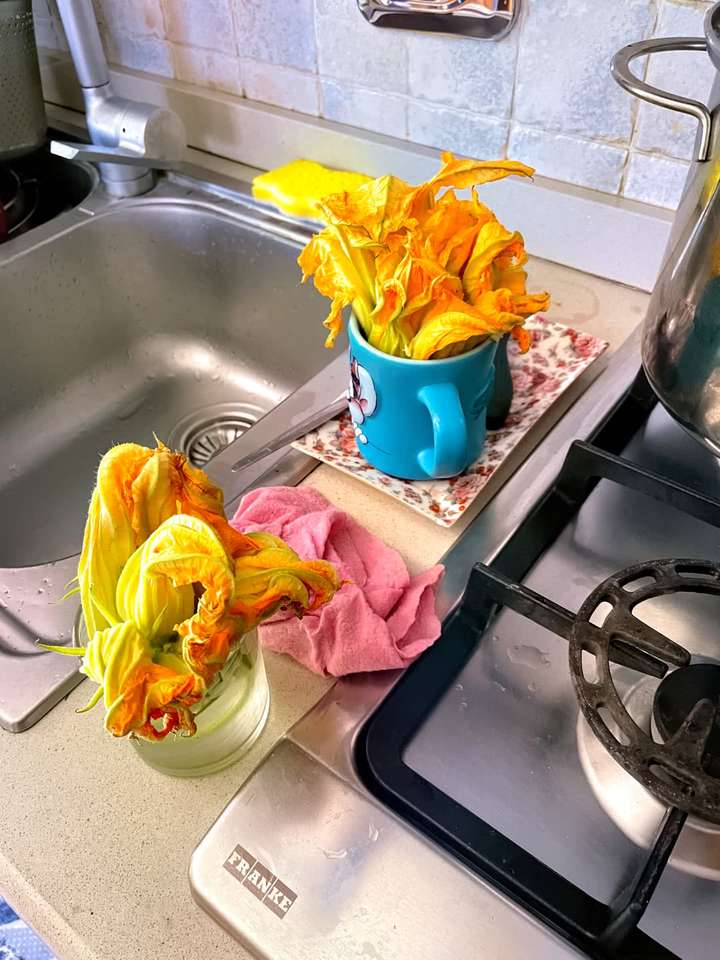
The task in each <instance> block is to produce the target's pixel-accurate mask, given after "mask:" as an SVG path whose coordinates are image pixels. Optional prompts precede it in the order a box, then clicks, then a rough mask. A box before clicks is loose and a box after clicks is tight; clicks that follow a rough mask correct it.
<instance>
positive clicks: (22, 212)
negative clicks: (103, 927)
mask: <svg viewBox="0 0 720 960" xmlns="http://www.w3.org/2000/svg"><path fill="white" fill-rule="evenodd" d="M92 186H93V176H92V174H91V173H90V171H89V169H88V168H87V166H85V165H81V164H76V163H70V162H68V161H67V160H62V159H60V158H59V157H54V156H52V155H51V154H50V153H49V152H48V151H46V150H39V151H37V152H36V153H33V154H30V155H28V156H24V157H20V158H19V159H16V160H11V161H6V162H2V163H0V244H4V243H7V242H8V241H10V240H13V239H15V238H16V237H19V236H21V235H22V234H23V233H27V232H28V230H32V229H33V228H34V227H39V226H40V225H41V224H43V223H47V222H48V221H49V220H52V219H53V218H54V217H56V216H58V215H59V214H61V213H64V212H65V211H66V210H70V209H72V208H73V207H76V206H77V205H78V204H79V203H81V202H82V200H83V199H84V198H85V197H86V196H87V194H88V193H89V192H90V189H91V188H92Z"/></svg>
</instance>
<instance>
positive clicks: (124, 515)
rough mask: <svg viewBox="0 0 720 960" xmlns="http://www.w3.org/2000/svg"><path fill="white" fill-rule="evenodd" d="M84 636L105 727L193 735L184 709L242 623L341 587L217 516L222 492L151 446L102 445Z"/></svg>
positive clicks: (87, 553) (325, 566)
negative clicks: (238, 530) (108, 446)
mask: <svg viewBox="0 0 720 960" xmlns="http://www.w3.org/2000/svg"><path fill="white" fill-rule="evenodd" d="M78 581H79V591H80V595H81V600H82V607H83V613H84V616H85V622H86V628H87V633H88V638H89V639H88V643H87V645H86V646H85V647H84V648H73V647H46V649H51V650H54V651H56V652H58V653H62V654H65V655H76V656H81V657H82V665H81V668H80V669H81V671H82V672H83V673H85V674H86V675H87V676H88V677H90V679H92V680H93V681H94V682H95V683H97V684H98V690H97V692H96V694H95V695H94V696H93V698H92V699H91V701H90V703H89V704H88V705H87V707H86V708H85V709H89V708H91V707H92V706H94V705H95V704H96V703H97V702H98V701H99V700H100V699H103V702H104V705H105V726H106V728H107V729H108V730H109V732H110V733H112V734H113V735H114V736H118V737H122V736H125V735H126V734H128V733H134V734H135V735H137V736H141V737H145V738H147V739H161V738H163V737H165V736H167V734H168V733H170V732H171V731H173V730H179V731H181V732H183V733H184V734H186V735H192V734H193V733H194V732H195V722H194V719H193V713H192V709H191V708H192V707H193V706H194V705H195V704H197V703H198V702H199V701H200V700H201V699H202V698H203V696H204V695H205V693H206V692H207V689H208V686H209V685H210V684H211V683H212V681H213V680H214V678H215V676H216V675H217V673H218V671H219V670H220V669H221V668H222V667H223V665H224V664H225V662H226V660H227V658H228V656H229V655H230V653H231V652H232V650H233V649H234V648H235V646H236V645H237V644H238V643H239V641H240V640H241V638H242V637H243V635H244V634H245V633H247V631H248V630H250V629H252V628H253V627H255V626H256V625H257V624H259V623H260V622H261V621H262V620H264V619H265V618H266V617H268V616H270V615H271V614H272V613H274V612H275V611H276V610H278V609H279V608H285V607H287V608H288V609H291V610H292V611H293V612H294V613H296V614H297V615H298V616H302V614H303V613H304V612H305V611H306V610H309V609H315V608H316V607H317V606H319V605H320V604H322V603H325V602H327V601H328V600H329V599H331V598H332V596H333V595H334V593H335V591H336V590H337V589H338V587H339V586H340V583H339V581H338V577H337V574H336V573H335V570H334V568H333V567H332V566H331V565H330V564H329V563H325V562H324V561H319V560H315V561H307V562H305V561H302V560H300V558H299V557H298V556H297V554H295V552H294V551H293V550H291V549H290V547H288V546H287V545H286V544H285V543H284V542H283V541H282V540H280V539H279V538H277V537H272V536H270V535H269V534H261V533H254V534H249V535H244V534H240V533H238V532H237V531H236V530H234V529H233V528H232V527H231V526H230V525H229V523H228V522H227V520H226V518H225V515H224V512H223V509H222V493H221V491H220V490H219V489H218V488H217V487H215V486H214V484H212V483H211V482H210V480H209V479H208V478H207V476H206V475H205V474H204V473H203V472H202V471H200V470H197V469H196V468H194V467H191V466H190V465H189V464H188V463H187V461H186V459H185V457H183V456H182V455H181V454H178V453H174V452H173V451H171V450H169V449H168V448H167V447H165V446H164V444H162V443H160V442H158V445H157V447H156V449H155V450H150V449H148V448H146V447H141V446H138V445H137V444H122V445H120V446H117V447H113V448H112V449H111V450H110V451H108V453H107V454H105V456H104V457H103V459H102V461H101V463H100V467H99V469H98V480H97V486H96V488H95V490H94V492H93V496H92V500H91V505H90V511H89V514H88V520H87V524H86V528H85V538H84V541H83V551H82V554H81V558H80V563H79V565H78Z"/></svg>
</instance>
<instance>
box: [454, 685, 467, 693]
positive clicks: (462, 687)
mask: <svg viewBox="0 0 720 960" xmlns="http://www.w3.org/2000/svg"><path fill="white" fill-rule="evenodd" d="M455 689H456V690H457V692H458V693H462V692H463V690H464V689H465V687H464V686H463V685H462V684H461V683H459V684H458V685H457V686H456V687H455Z"/></svg>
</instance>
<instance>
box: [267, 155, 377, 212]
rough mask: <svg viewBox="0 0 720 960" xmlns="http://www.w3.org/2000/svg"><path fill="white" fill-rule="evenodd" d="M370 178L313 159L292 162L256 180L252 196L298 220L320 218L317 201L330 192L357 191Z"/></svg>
mask: <svg viewBox="0 0 720 960" xmlns="http://www.w3.org/2000/svg"><path fill="white" fill-rule="evenodd" d="M370 179H371V178H370V177H367V176H365V174H364V173H351V172H350V171H348V170H331V169H330V168H329V167H323V166H322V164H320V163H315V161H314V160H293V162H292V163H286V164H285V166H283V167H278V168H277V169H276V170H269V171H268V172H267V173H263V174H260V176H258V177H255V179H254V180H253V196H254V197H255V199H256V200H265V201H267V202H268V203H272V204H274V205H275V206H276V207H279V209H280V210H282V211H284V212H285V213H289V214H291V215H292V216H295V217H313V218H315V219H318V218H319V211H318V209H317V203H318V201H320V200H322V199H323V197H327V196H328V195H329V194H331V193H342V192H343V191H344V190H354V189H355V188H356V187H359V186H361V185H362V184H363V183H367V182H368V181H369V180H370Z"/></svg>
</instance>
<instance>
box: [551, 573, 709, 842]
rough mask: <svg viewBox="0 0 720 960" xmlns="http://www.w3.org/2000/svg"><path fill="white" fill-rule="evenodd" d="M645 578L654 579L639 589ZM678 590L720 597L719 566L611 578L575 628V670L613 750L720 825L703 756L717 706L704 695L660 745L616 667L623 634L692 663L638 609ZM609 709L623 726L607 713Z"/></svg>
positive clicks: (658, 790)
mask: <svg viewBox="0 0 720 960" xmlns="http://www.w3.org/2000/svg"><path fill="white" fill-rule="evenodd" d="M641 579H646V580H649V581H650V582H649V583H645V584H643V585H641V586H638V587H637V589H632V588H633V587H634V586H636V585H637V584H638V581H640V580H641ZM677 592H692V593H706V594H714V595H716V596H718V595H720V564H716V563H709V562H707V561H704V560H657V561H655V562H654V563H643V564H638V565H636V566H633V567H629V568H628V569H626V570H623V571H622V572H621V573H618V574H616V575H615V576H614V577H610V578H608V579H607V580H605V581H604V582H603V583H601V584H600V585H599V586H598V587H597V588H596V589H595V590H594V591H593V592H592V593H591V594H590V596H589V597H588V598H587V600H586V601H585V603H584V604H583V605H582V607H581V608H580V610H579V611H578V614H577V617H576V619H575V622H574V626H573V629H572V631H571V634H570V672H571V676H572V681H573V686H574V687H575V693H576V695H577V698H578V702H579V704H580V708H581V709H582V711H583V713H584V715H585V719H586V720H587V722H588V724H589V725H590V727H591V729H592V730H593V733H594V734H595V736H596V737H598V739H599V740H600V741H601V742H602V744H603V746H604V747H605V749H606V750H607V751H608V752H609V753H610V755H611V756H612V757H613V758H614V759H615V760H617V762H618V763H620V764H621V765H622V766H623V767H624V768H625V769H626V770H627V771H628V773H630V774H632V776H633V777H635V779H636V780H638V781H639V782H640V783H642V785H643V786H644V787H646V788H647V789H648V790H650V791H651V792H652V793H654V794H655V795H656V796H657V797H658V798H659V799H661V800H662V801H663V802H664V803H666V804H667V805H668V806H671V807H677V808H678V809H680V810H683V811H684V812H685V813H690V814H694V815H695V816H697V817H700V818H702V819H704V820H709V821H710V822H711V823H717V824H720V780H717V779H716V778H715V777H713V776H711V775H710V774H709V773H708V772H707V769H706V765H705V761H704V758H705V755H706V752H707V747H708V741H709V739H710V735H711V733H712V732H713V729H714V726H715V719H716V712H717V704H716V703H714V702H713V701H712V700H711V699H707V698H700V697H698V699H697V701H696V702H694V703H693V704H691V709H690V712H689V714H688V715H687V716H686V717H685V718H684V719H683V720H682V722H681V723H680V724H679V726H678V728H677V730H676V731H675V732H674V733H672V735H671V736H670V737H669V738H668V739H667V740H666V741H665V742H664V743H656V741H655V740H653V739H652V737H650V736H649V735H648V734H647V733H645V732H644V731H643V730H641V729H640V727H639V726H638V725H637V724H636V723H635V721H634V720H633V719H632V717H631V716H630V714H629V713H628V711H627V709H626V707H625V705H624V703H623V701H622V699H621V697H620V695H619V694H618V691H617V689H616V687H615V683H614V681H613V677H612V674H611V672H610V660H609V657H610V655H611V653H612V650H611V647H612V643H613V641H615V640H616V639H617V638H621V639H622V641H623V642H624V643H626V644H629V645H630V646H631V647H632V648H633V649H638V650H639V651H640V652H642V653H644V654H650V655H651V656H654V657H655V658H657V660H658V661H663V662H665V663H670V664H672V665H674V666H676V667H679V668H681V669H680V670H679V671H677V672H678V673H682V672H683V668H687V667H688V664H689V663H690V654H689V653H688V651H687V650H684V649H683V648H682V647H680V646H678V645H677V644H676V643H674V642H673V641H672V640H669V639H668V638H667V637H665V636H663V635H662V634H661V633H658V632H657V631H656V630H654V629H652V628H651V627H649V626H647V624H645V623H643V622H642V621H641V620H638V619H637V617H635V616H634V615H633V610H634V608H635V607H637V606H639V604H641V603H643V602H644V601H646V600H651V599H654V598H655V597H661V596H665V595H667V594H671V593H677ZM603 604H609V605H610V612H609V613H608V614H607V616H606V618H605V620H604V622H603V624H602V626H601V627H596V626H594V625H593V624H592V622H591V619H592V617H593V614H595V612H596V611H597V610H598V609H599V608H600V607H601V605H603ZM584 652H585V653H589V654H590V655H591V657H592V659H593V660H594V667H595V672H593V674H592V675H591V676H589V675H588V674H589V671H588V669H586V667H585V666H584V664H583V653H584ZM690 669H692V668H690ZM671 676H672V675H671ZM669 679H670V678H668V680H669ZM603 709H604V710H607V711H608V713H609V715H610V717H611V718H612V720H613V722H614V726H615V728H616V729H612V728H611V726H610V725H609V724H608V723H607V722H606V720H605V719H604V717H603V715H602V714H601V712H600V711H601V710H603Z"/></svg>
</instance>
